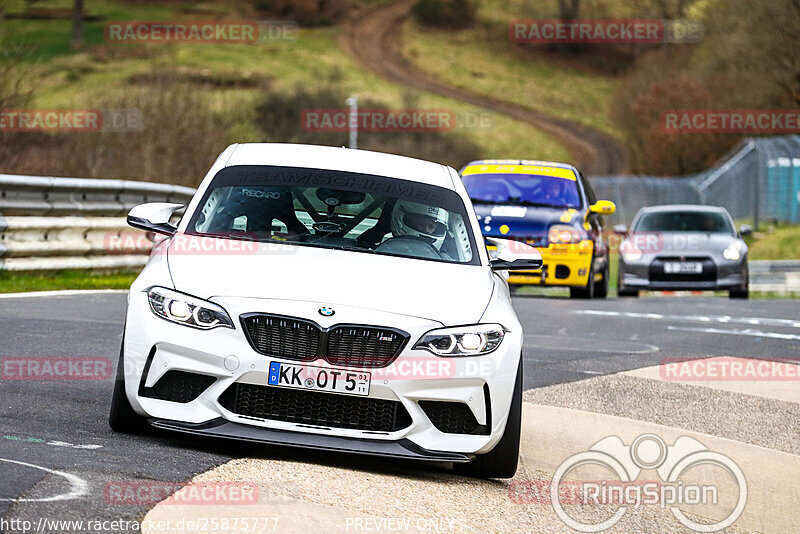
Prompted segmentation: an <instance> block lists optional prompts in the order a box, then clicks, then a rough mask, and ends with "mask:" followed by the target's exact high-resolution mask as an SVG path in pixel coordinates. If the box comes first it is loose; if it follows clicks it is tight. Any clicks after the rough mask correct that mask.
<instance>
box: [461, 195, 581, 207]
mask: <svg viewBox="0 0 800 534" xmlns="http://www.w3.org/2000/svg"><path fill="white" fill-rule="evenodd" d="M470 200H472V203H473V204H493V205H512V206H526V207H536V208H566V207H568V206H564V205H563V204H562V205H558V204H546V203H544V202H533V201H531V200H520V199H519V198H516V197H508V198H507V199H505V200H502V201H494V200H484V199H480V198H472V199H470Z"/></svg>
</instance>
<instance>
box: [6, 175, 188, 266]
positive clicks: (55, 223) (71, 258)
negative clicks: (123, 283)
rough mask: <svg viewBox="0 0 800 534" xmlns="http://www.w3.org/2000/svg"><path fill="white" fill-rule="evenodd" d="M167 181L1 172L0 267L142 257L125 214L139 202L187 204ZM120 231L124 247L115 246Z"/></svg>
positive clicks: (114, 262) (141, 243) (130, 261)
mask: <svg viewBox="0 0 800 534" xmlns="http://www.w3.org/2000/svg"><path fill="white" fill-rule="evenodd" d="M193 194H194V189H192V188H189V187H181V186H175V185H167V184H157V183H148V182H134V181H129V180H102V179H91V178H51V177H41V176H21V175H9V174H0V270H12V271H30V270H52V269H82V268H87V269H104V268H107V269H117V268H122V267H139V266H142V265H144V263H145V262H146V261H147V254H148V253H149V250H150V245H149V241H147V240H145V239H143V236H144V233H143V232H142V233H141V236H140V237H141V238H137V239H133V238H132V236H133V235H135V234H134V232H137V231H136V230H133V229H131V228H130V227H129V226H128V225H127V224H126V223H125V215H126V214H127V212H128V211H129V210H130V209H131V208H132V207H133V206H135V205H137V204H142V203H144V202H178V203H188V202H189V200H190V199H191V198H192V195H193ZM123 232H124V233H125V239H124V241H125V246H124V247H119V246H118V245H119V243H120V242H121V241H122V235H123Z"/></svg>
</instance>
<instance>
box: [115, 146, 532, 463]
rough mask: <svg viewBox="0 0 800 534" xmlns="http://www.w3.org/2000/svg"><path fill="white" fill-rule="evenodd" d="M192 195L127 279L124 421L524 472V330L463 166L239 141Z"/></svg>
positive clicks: (508, 259) (165, 217) (158, 217)
mask: <svg viewBox="0 0 800 534" xmlns="http://www.w3.org/2000/svg"><path fill="white" fill-rule="evenodd" d="M182 207H183V206H180V205H177V204H164V203H158V204H144V205H141V206H137V207H135V208H134V209H133V210H131V212H130V214H129V216H128V222H129V223H130V224H131V225H132V226H134V227H136V228H140V229H144V230H148V231H151V232H156V233H159V234H163V235H165V236H166V237H165V238H162V239H161V240H159V241H157V244H156V245H155V247H154V250H153V253H152V255H151V257H150V259H149V261H148V263H147V265H146V267H145V268H144V270H143V271H142V273H141V275H140V276H139V277H138V278H137V279H136V281H135V282H134V284H133V285H132V286H131V290H130V293H129V299H128V300H129V302H128V312H127V319H126V325H125V332H124V338H123V342H122V348H121V351H120V361H119V366H118V371H117V381H116V386H115V389H114V397H113V402H112V407H111V415H110V424H111V427H112V428H113V429H114V430H116V431H120V432H138V431H141V430H144V429H145V428H147V426H148V425H150V426H152V427H156V428H160V429H166V430H170V431H177V432H184V433H190V434H195V435H205V436H215V437H228V438H234V439H241V440H249V441H252V442H259V443H269V444H283V445H290V446H297V447H306V448H311V449H320V450H333V451H342V452H355V453H364V454H372V455H382V456H390V457H400V458H409V459H417V460H431V461H439V462H441V461H444V462H453V463H454V465H455V468H456V470H457V471H458V472H460V473H464V474H468V475H472V476H478V477H495V478H502V477H511V476H513V475H514V473H515V471H516V468H517V458H518V451H519V439H520V416H521V395H522V365H521V352H522V339H523V335H522V328H521V326H520V323H519V321H518V319H517V316H516V315H515V313H514V310H513V308H512V306H511V299H510V296H509V291H508V285H507V283H506V279H507V277H508V273H507V271H508V270H512V269H521V270H532V269H538V268H540V267H541V256H540V255H539V254H538V252H537V251H536V250H535V249H534V248H532V247H529V246H527V245H524V244H517V243H513V242H508V241H504V240H500V239H493V240H492V241H493V243H494V245H495V246H496V248H497V252H496V253H493V255H492V257H491V258H490V255H489V252H488V251H487V248H486V246H485V245H484V242H483V239H482V237H481V231H480V227H479V225H478V221H477V219H476V216H475V212H474V210H473V207H472V205H471V203H470V200H469V197H468V196H467V192H466V190H465V188H464V186H463V185H462V183H461V179H460V177H459V176H458V173H457V172H456V171H455V170H454V169H452V168H449V167H446V166H443V165H439V164H435V163H431V162H426V161H420V160H416V159H410V158H405V157H400V156H394V155H388V154H380V153H375V152H368V151H361V150H349V149H344V148H333V147H321V146H308V145H287V144H239V145H232V146H230V147H228V149H226V150H225V151H224V152H223V153H222V154H221V155H220V157H219V158H218V159H217V161H216V162H215V163H214V165H213V167H212V168H211V170H210V171H209V172H208V174H207V176H206V177H205V179H204V180H203V182H202V184H201V185H200V187H199V189H198V190H197V193H196V194H195V196H194V198H193V199H192V201H191V202H190V203H189V205H188V206H186V209H185V213H184V214H183V216H182V217H181V219H180V222H179V223H178V224H177V226H173V225H172V224H170V220H171V219H172V218H173V216H174V213H175V212H176V211H177V210H178V209H180V208H182Z"/></svg>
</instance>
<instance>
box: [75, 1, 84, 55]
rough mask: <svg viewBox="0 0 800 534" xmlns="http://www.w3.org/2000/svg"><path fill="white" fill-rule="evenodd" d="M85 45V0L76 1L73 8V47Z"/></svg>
mask: <svg viewBox="0 0 800 534" xmlns="http://www.w3.org/2000/svg"><path fill="white" fill-rule="evenodd" d="M81 45H83V0H75V3H74V4H73V7H72V46H73V47H79V46H81Z"/></svg>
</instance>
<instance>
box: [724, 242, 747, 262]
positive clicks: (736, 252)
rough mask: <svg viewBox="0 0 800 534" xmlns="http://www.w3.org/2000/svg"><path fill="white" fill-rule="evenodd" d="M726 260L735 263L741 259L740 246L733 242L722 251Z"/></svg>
mask: <svg viewBox="0 0 800 534" xmlns="http://www.w3.org/2000/svg"><path fill="white" fill-rule="evenodd" d="M722 255H723V256H724V257H725V259H726V260H731V261H736V260H738V259H740V258H741V257H742V246H741V245H740V244H739V243H737V242H736V241H734V242H733V243H731V244H730V245H728V246H727V248H725V250H723V251H722Z"/></svg>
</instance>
